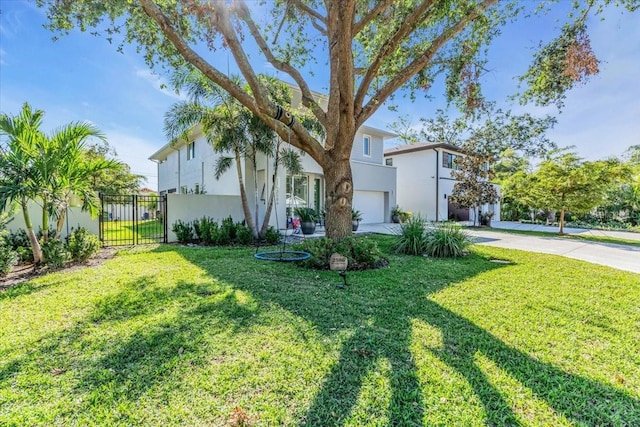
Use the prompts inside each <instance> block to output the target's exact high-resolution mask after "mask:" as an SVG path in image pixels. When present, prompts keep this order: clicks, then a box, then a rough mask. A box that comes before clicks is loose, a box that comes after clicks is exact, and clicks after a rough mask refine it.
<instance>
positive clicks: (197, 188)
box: [193, 184, 200, 194]
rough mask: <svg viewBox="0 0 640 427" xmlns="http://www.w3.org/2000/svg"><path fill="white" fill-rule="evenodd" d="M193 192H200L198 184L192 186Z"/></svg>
mask: <svg viewBox="0 0 640 427" xmlns="http://www.w3.org/2000/svg"><path fill="white" fill-rule="evenodd" d="M193 192H194V193H195V194H200V184H196V185H195V186H194V187H193Z"/></svg>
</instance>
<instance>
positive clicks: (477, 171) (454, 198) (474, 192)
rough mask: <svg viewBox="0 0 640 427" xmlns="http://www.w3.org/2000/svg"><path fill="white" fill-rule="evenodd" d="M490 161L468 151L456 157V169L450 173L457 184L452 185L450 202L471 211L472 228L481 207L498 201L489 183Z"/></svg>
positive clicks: (491, 176)
mask: <svg viewBox="0 0 640 427" xmlns="http://www.w3.org/2000/svg"><path fill="white" fill-rule="evenodd" d="M492 161H493V158H492V157H491V156H490V155H488V154H486V153H482V152H480V151H473V150H469V149H468V150H467V154H466V155H465V156H458V157H456V160H455V162H456V166H457V168H456V169H454V170H452V171H451V176H452V177H453V178H454V179H455V180H456V181H457V182H456V183H455V184H454V185H453V191H452V192H451V195H450V196H449V197H450V200H451V202H453V203H455V204H457V205H458V206H460V207H463V208H471V209H473V213H474V215H473V225H474V226H475V225H476V223H477V219H478V216H479V213H480V208H481V207H482V205H484V204H485V203H489V204H493V203H495V202H497V201H498V192H497V191H496V188H495V186H494V185H493V184H492V183H491V179H493V172H492V170H491V169H490V168H489V164H490V163H491V162H492Z"/></svg>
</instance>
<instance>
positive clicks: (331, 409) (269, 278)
mask: <svg viewBox="0 0 640 427" xmlns="http://www.w3.org/2000/svg"><path fill="white" fill-rule="evenodd" d="M183 256H184V257H185V258H186V259H188V260H189V261H190V262H192V263H194V264H195V265H198V266H199V267H201V268H203V269H204V270H205V271H207V272H208V273H209V274H210V275H212V276H214V277H216V278H220V279H222V280H225V281H228V282H230V283H233V284H234V286H236V287H238V288H240V289H243V290H245V291H248V292H251V293H252V295H254V296H255V297H257V298H259V299H260V300H264V301H268V302H270V303H275V304H278V305H279V306H281V307H283V308H285V309H286V310H289V311H291V312H292V313H295V314H297V315H300V316H303V317H304V318H305V319H306V320H308V321H310V322H312V323H313V324H314V325H315V326H316V327H317V328H318V330H320V331H322V333H324V334H327V335H332V334H335V333H336V331H339V330H341V329H343V330H344V329H348V328H351V329H355V333H354V334H353V335H351V336H350V337H349V338H348V339H346V340H345V341H344V343H343V344H342V348H341V352H340V355H339V360H338V362H337V363H336V364H335V365H334V366H333V368H332V369H331V371H330V372H329V374H328V375H327V377H326V378H325V380H324V382H323V385H322V388H321V389H320V391H319V392H318V393H317V395H316V397H315V398H314V400H313V402H312V403H311V405H310V407H309V408H308V411H307V413H306V415H305V416H304V417H303V419H302V420H301V421H300V424H301V425H343V424H344V423H345V421H346V420H347V419H348V417H349V415H350V414H351V412H352V410H353V409H354V407H355V406H356V404H357V399H358V396H359V393H360V391H361V389H362V384H363V381H364V379H365V376H366V375H367V373H368V372H370V370H371V369H373V367H374V365H375V363H376V361H378V360H380V359H386V360H388V361H389V364H390V365H391V373H390V378H391V381H390V387H391V389H392V391H391V393H392V397H391V400H390V403H389V408H388V412H389V413H388V419H389V425H423V421H422V420H423V415H424V411H425V407H424V399H423V395H422V389H421V385H420V380H419V377H418V374H417V370H416V366H415V364H414V362H413V361H412V355H411V351H410V349H409V345H410V340H411V334H412V330H411V321H412V320H413V319H420V320H422V321H424V322H425V323H427V324H429V325H432V326H433V327H435V328H437V329H438V330H439V331H440V332H441V334H442V337H443V348H442V349H439V350H438V349H434V350H433V353H434V354H435V355H436V356H437V357H438V358H439V359H440V360H441V361H442V362H444V363H445V364H446V365H447V366H449V367H451V368H452V369H453V370H455V371H456V372H458V373H460V374H462V375H463V376H464V378H465V379H466V381H467V382H468V384H469V385H470V386H471V388H472V389H473V392H474V393H475V395H476V396H477V397H478V399H479V401H480V402H481V404H482V405H483V406H484V409H485V411H484V416H485V417H486V419H485V422H486V423H487V424H489V425H515V424H519V423H520V422H521V420H519V419H518V417H517V416H516V414H514V412H513V409H512V405H511V404H510V403H509V402H507V401H506V400H505V397H504V396H503V395H502V393H501V391H500V390H499V389H498V388H497V387H496V386H495V385H494V384H492V382H491V381H490V380H489V379H488V378H487V377H486V374H485V373H484V372H483V370H482V369H481V368H480V367H479V366H478V364H477V362H476V360H475V359H474V355H476V354H477V353H480V354H482V355H484V356H485V357H487V358H489V359H490V360H491V361H492V362H493V363H494V364H495V365H496V366H497V367H498V368H499V369H501V370H503V371H505V372H507V373H508V374H509V375H510V376H511V377H512V378H514V379H516V380H517V381H519V382H520V383H522V384H523V385H524V386H526V387H527V388H529V389H530V390H531V391H532V393H533V394H534V395H535V396H537V397H538V398H540V399H543V400H544V401H545V402H546V404H547V405H549V406H550V407H551V408H552V410H553V411H555V412H556V413H560V414H562V415H564V416H565V417H566V418H568V419H569V420H571V421H572V422H575V423H578V424H587V425H608V424H620V425H634V424H638V423H640V402H639V401H638V399H636V398H634V397H632V396H630V395H628V394H627V393H625V392H624V391H622V390H619V389H616V388H614V387H611V386H609V385H606V384H603V383H600V382H598V381H595V380H591V379H588V378H585V377H582V376H580V375H577V374H574V373H570V372H567V371H564V370H562V369H560V368H557V367H555V366H553V365H551V364H548V363H544V362H541V361H538V360H536V359H534V358H532V357H531V356H530V355H528V354H527V353H525V352H522V351H520V350H518V349H515V348H513V347H510V346H509V345H507V344H505V343H504V342H503V341H501V340H500V339H498V338H496V337H495V336H493V335H491V334H490V333H489V332H487V331H485V330H484V329H482V328H480V327H478V326H477V325H475V324H474V323H472V322H470V321H469V320H468V319H465V318H464V317H462V316H460V315H458V314H456V313H454V312H453V311H451V310H449V309H447V308H445V307H443V306H441V305H439V304H438V303H436V302H434V301H433V300H431V299H429V297H428V295H429V294H432V293H435V292H437V291H439V290H441V289H443V288H445V287H447V286H450V285H453V284H455V283H458V282H461V281H464V280H465V279H467V278H469V277H473V276H475V275H477V274H480V273H483V272H487V271H489V270H493V269H496V268H504V265H500V264H495V263H490V262H489V261H487V260H485V259H481V262H479V260H478V258H480V257H478V256H473V255H472V256H471V257H468V258H467V259H465V260H460V261H457V262H456V264H455V267H456V270H455V271H451V270H449V271H447V270H444V269H443V270H441V271H439V272H438V274H436V275H433V276H429V277H421V275H420V270H419V269H416V268H415V266H416V265H415V264H412V266H413V267H411V266H408V268H414V269H415V271H416V273H414V274H415V275H414V276H412V275H411V274H410V273H407V272H406V271H405V272H404V273H403V274H402V275H399V274H397V273H398V270H396V272H395V273H394V272H393V271H390V270H386V271H385V270H380V271H369V272H362V273H358V274H353V273H352V274H351V281H352V283H354V284H352V285H351V286H350V287H349V288H348V289H347V290H346V291H344V292H342V293H341V291H338V290H336V289H334V285H335V282H336V281H337V277H336V279H335V280H333V279H331V280H329V281H326V280H322V281H321V283H318V281H317V279H315V278H314V276H315V275H316V273H315V272H310V271H305V270H299V271H298V272H297V273H296V278H295V279H293V280H292V279H289V281H290V283H288V284H286V285H283V283H282V282H281V281H278V277H289V274H290V272H291V270H292V269H296V268H297V267H295V266H291V265H284V264H275V265H274V264H273V263H272V264H269V263H265V264H264V265H262V266H261V267H259V268H261V274H262V278H263V279H264V281H263V282H262V284H260V285H256V284H255V283H249V282H247V281H245V280H244V279H243V277H242V275H243V273H242V272H234V273H232V272H229V271H225V270H224V269H223V268H220V267H221V265H217V263H212V262H210V261H204V260H203V259H202V258H201V257H197V256H195V255H192V253H190V252H186V253H185V254H184V255H183ZM395 261H396V262H397V260H395ZM247 262H248V263H251V262H256V261H253V260H252V261H247ZM258 262H259V261H258ZM411 262H412V263H414V262H418V263H419V262H421V261H420V260H418V261H415V260H413V261H411ZM418 265H419V264H418ZM447 265H448V267H449V268H451V264H447V263H443V266H447ZM396 268H397V269H403V268H405V267H403V266H398V267H396ZM279 269H280V270H284V271H287V272H288V273H286V274H282V275H279V274H278V270H279ZM435 271H438V269H435ZM376 275H377V276H383V277H384V280H382V281H380V278H379V277H378V278H377V279H376V283H375V285H373V287H371V286H369V285H367V284H366V283H364V282H366V280H367V279H368V278H373V277H375V276H376ZM316 277H317V276H316ZM321 277H322V278H324V277H331V276H327V275H324V276H321ZM398 277H402V278H403V280H415V282H414V283H412V284H411V285H409V284H408V283H400V282H399V281H398V280H399V279H398ZM358 282H359V283H358ZM417 296H420V297H419V298H417ZM326 307H331V309H330V310H327V309H326ZM399 308H400V309H399ZM568 397H570V398H568ZM611 402H615V404H612V403H611Z"/></svg>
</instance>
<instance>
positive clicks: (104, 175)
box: [85, 141, 146, 195]
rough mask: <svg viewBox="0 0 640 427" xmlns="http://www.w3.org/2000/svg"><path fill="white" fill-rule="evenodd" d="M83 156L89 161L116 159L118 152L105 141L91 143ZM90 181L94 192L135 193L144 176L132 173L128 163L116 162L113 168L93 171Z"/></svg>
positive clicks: (140, 185)
mask: <svg viewBox="0 0 640 427" xmlns="http://www.w3.org/2000/svg"><path fill="white" fill-rule="evenodd" d="M85 156H86V158H87V159H88V160H89V161H97V160H117V159H118V153H117V152H116V150H115V149H114V148H112V147H111V146H110V145H109V144H108V143H107V142H106V141H103V142H100V143H95V144H91V145H90V146H89V147H88V148H87V150H86V152H85ZM90 181H91V186H92V187H93V190H94V191H95V192H96V193H98V194H109V195H115V194H131V193H137V192H138V191H139V190H140V188H141V187H142V185H143V184H144V182H145V181H146V178H145V177H144V176H143V175H138V174H134V173H132V172H131V167H130V166H129V165H128V164H126V163H123V162H117V164H115V165H114V167H113V168H110V169H108V170H100V171H97V172H95V173H94V174H93V175H92V176H91V178H90Z"/></svg>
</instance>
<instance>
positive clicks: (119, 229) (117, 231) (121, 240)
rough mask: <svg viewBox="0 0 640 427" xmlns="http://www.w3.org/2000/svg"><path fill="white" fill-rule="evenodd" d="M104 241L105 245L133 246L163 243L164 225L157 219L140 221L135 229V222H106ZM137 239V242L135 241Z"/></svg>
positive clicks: (104, 225) (104, 223) (104, 224)
mask: <svg viewBox="0 0 640 427" xmlns="http://www.w3.org/2000/svg"><path fill="white" fill-rule="evenodd" d="M102 224H103V227H104V229H103V233H104V234H103V240H104V243H105V245H107V246H111V245H116V246H117V245H132V244H134V241H136V242H137V243H154V242H160V241H162V237H163V236H164V224H163V223H162V222H161V221H158V220H155V219H147V220H140V221H138V229H137V230H136V229H135V225H134V222H133V221H104V222H103V223H102ZM134 239H135V240H134Z"/></svg>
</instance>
